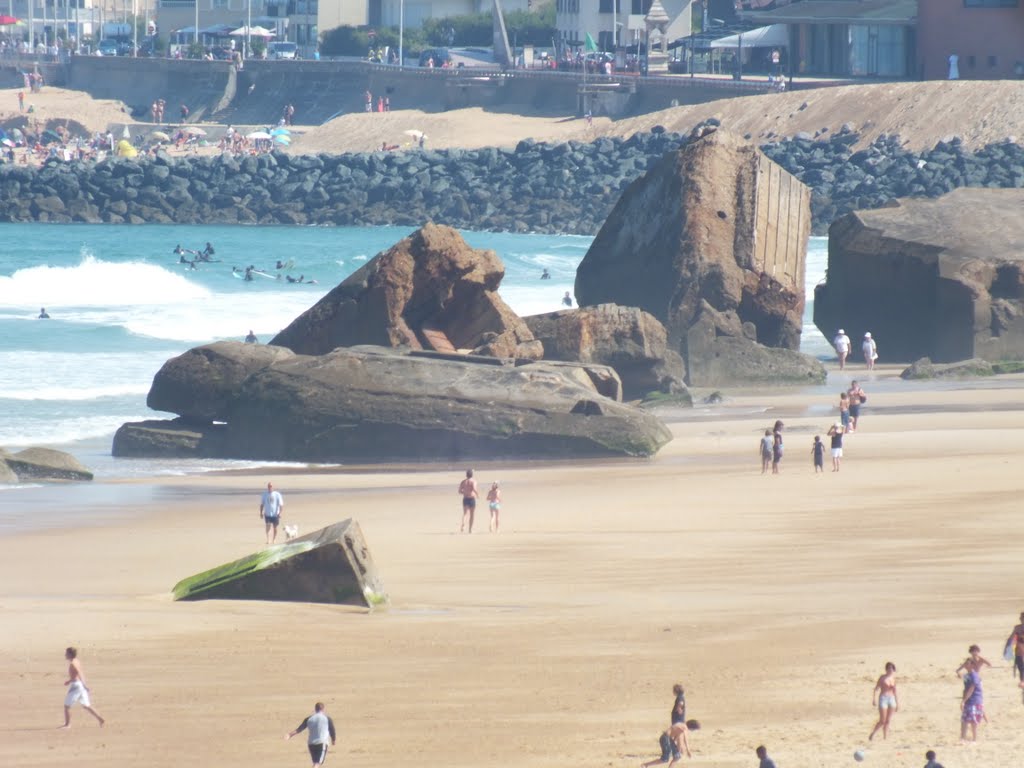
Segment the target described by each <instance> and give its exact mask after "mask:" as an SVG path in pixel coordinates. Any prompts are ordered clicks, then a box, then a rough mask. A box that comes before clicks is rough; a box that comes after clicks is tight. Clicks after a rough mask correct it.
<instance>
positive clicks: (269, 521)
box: [260, 483, 284, 544]
mask: <svg viewBox="0 0 1024 768" xmlns="http://www.w3.org/2000/svg"><path fill="white" fill-rule="evenodd" d="M283 509H284V499H283V498H282V496H281V493H280V491H275V490H274V484H273V483H267V490H265V491H264V492H263V497H262V498H261V499H260V519H261V520H262V521H263V523H264V526H265V527H266V530H267V544H274V543H276V542H277V526H279V525H280V524H281V510H283Z"/></svg>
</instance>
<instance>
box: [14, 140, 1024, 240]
mask: <svg viewBox="0 0 1024 768" xmlns="http://www.w3.org/2000/svg"><path fill="white" fill-rule="evenodd" d="M716 123H717V121H715V120H711V121H708V124H711V125H714V124H716ZM689 140H690V137H688V136H686V135H684V134H679V133H672V132H666V131H664V130H662V129H656V130H654V131H652V132H651V133H644V134H636V135H634V136H632V137H630V138H629V139H620V138H600V139H597V140H595V141H593V142H590V143H584V142H575V141H572V142H567V143H564V144H544V143H536V142H533V141H530V140H525V141H522V142H520V143H519V145H518V146H516V147H515V148H514V149H495V148H488V149H476V150H459V149H452V150H444V151H430V150H427V151H420V150H417V151H409V152H374V153H367V154H345V155H289V154H281V153H274V154H270V155H262V156H259V157H245V158H241V159H238V158H234V157H231V156H227V155H224V156H218V157H173V158H172V157H171V156H169V155H167V154H166V153H160V154H158V155H157V156H156V157H155V158H152V159H146V158H138V159H112V160H107V161H104V162H102V163H98V164H86V163H78V162H74V163H63V162H59V161H56V160H52V161H49V162H47V163H46V165H44V166H43V168H41V169H35V168H29V167H25V166H10V165H0V221H52V222H72V221H75V222H110V223H122V222H128V223H144V222H151V223H170V222H177V223H189V224H191V223H229V224H233V223H245V224H255V223H259V224H316V225H325V224H326V225H335V224H336V225H380V224H396V225H401V226H418V225H419V224H421V223H422V222H424V221H428V220H433V221H437V222H443V223H445V224H449V225H451V226H454V227H458V228H462V229H473V230H497V231H508V232H527V231H532V232H554V233H578V234H588V235H591V234H594V233H595V232H597V231H598V230H599V229H600V227H601V225H602V224H603V223H604V221H605V219H607V217H608V215H609V213H610V212H611V210H612V208H613V206H614V205H615V203H616V201H617V200H618V197H619V195H620V194H621V192H622V191H623V190H624V189H625V188H626V187H627V186H629V184H631V183H632V182H633V181H635V180H636V179H637V178H639V177H640V176H641V175H643V174H644V173H645V172H646V171H647V170H648V169H649V168H651V167H653V165H654V164H655V163H657V162H658V161H659V160H660V158H661V157H662V156H663V155H664V154H665V153H667V152H674V151H676V150H678V149H679V148H680V147H682V146H684V145H685V144H686V143H687V142H688V141H689ZM857 141H858V136H857V134H856V133H854V132H853V131H852V129H849V128H847V129H845V130H842V131H839V132H836V133H835V134H834V135H832V134H828V133H821V134H820V135H818V136H812V135H810V134H799V135H797V136H796V137H793V138H789V139H783V140H780V141H778V142H775V143H771V144H766V145H764V146H763V147H762V150H763V151H764V152H765V153H766V154H767V155H768V156H769V158H771V159H772V160H774V161H775V162H776V163H778V164H779V165H780V166H781V167H782V168H784V169H785V170H786V171H788V172H789V173H791V174H792V175H794V176H795V177H796V178H797V179H799V180H800V181H802V182H803V183H805V184H806V185H807V186H809V187H811V189H812V190H813V194H812V198H811V214H812V217H813V231H814V232H816V233H824V232H825V231H826V230H827V228H828V226H829V224H831V223H832V221H833V220H834V219H836V218H837V217H839V216H841V215H843V214H845V213H848V212H851V211H854V210H858V209H865V208H875V207H879V206H881V205H884V204H886V203H887V202H888V201H889V200H892V199H894V198H897V197H904V196H908V195H919V196H931V197H935V196H938V195H941V194H944V193H946V192H948V191H950V190H951V189H954V188H957V187H962V186H984V187H1024V149H1022V148H1021V147H1020V146H1019V145H1017V144H1015V143H1013V142H1005V143H1001V144H994V145H991V146H989V147H986V148H984V149H982V150H980V151H978V152H976V153H971V152H968V151H967V150H966V149H965V148H964V146H963V145H962V144H961V143H960V142H959V141H958V140H956V139H950V140H949V141H946V142H941V143H940V144H938V145H937V146H936V147H935V148H934V149H932V150H929V151H928V152H923V153H911V152H907V151H905V150H904V149H903V148H902V145H901V143H900V141H899V140H898V139H896V138H894V137H885V138H882V139H879V140H878V141H876V142H875V143H874V144H872V145H871V146H870V147H868V148H865V149H860V150H855V145H856V144H857Z"/></svg>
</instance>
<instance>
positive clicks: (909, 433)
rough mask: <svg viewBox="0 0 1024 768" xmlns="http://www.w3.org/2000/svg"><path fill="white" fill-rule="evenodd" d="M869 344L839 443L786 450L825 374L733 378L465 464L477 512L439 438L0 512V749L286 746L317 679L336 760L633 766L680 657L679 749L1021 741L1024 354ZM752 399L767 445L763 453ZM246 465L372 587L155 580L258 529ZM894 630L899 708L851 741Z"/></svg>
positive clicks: (236, 546)
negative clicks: (92, 506) (627, 439)
mask: <svg viewBox="0 0 1024 768" xmlns="http://www.w3.org/2000/svg"><path fill="white" fill-rule="evenodd" d="M893 371H894V369H885V370H883V371H879V372H877V373H876V374H875V375H874V377H873V378H872V377H867V376H863V374H862V371H854V373H855V374H859V378H861V380H862V382H863V383H864V387H865V389H866V390H867V391H868V393H869V395H870V396H869V404H868V407H867V408H866V409H865V412H864V415H863V420H862V428H861V430H860V431H859V432H858V434H856V435H854V436H852V437H850V438H848V442H847V446H846V457H845V459H844V462H843V466H842V470H841V472H839V473H838V474H835V473H830V472H828V471H826V472H825V473H824V474H823V475H819V476H815V475H814V474H813V472H812V467H811V456H810V447H811V441H812V439H813V435H815V434H821V435H824V433H825V431H826V430H827V428H828V425H829V424H830V423H831V422H832V421H833V420H834V419H835V415H834V413H833V412H832V411H831V407H832V405H833V400H834V398H833V397H831V396H830V395H828V394H827V393H825V392H822V391H820V390H816V391H813V392H810V391H793V390H777V391H767V392H765V393H757V394H754V393H731V394H729V395H728V396H727V399H726V401H725V402H724V403H723V404H721V405H716V406H700V407H698V408H697V409H695V410H694V412H693V413H684V414H682V415H681V416H680V417H679V418H678V419H676V420H674V421H673V423H672V428H673V432H674V433H675V435H676V439H675V440H674V441H673V442H672V443H670V444H669V445H668V446H667V447H666V448H665V449H663V450H662V452H661V453H660V454H659V455H658V456H657V457H655V458H654V459H651V460H636V461H629V460H622V461H602V462H594V463H587V462H579V463H563V462H559V463H556V464H552V465H551V466H546V465H545V463H543V462H534V463H525V464H524V463H517V464H513V465H501V464H498V463H494V462H488V463H486V464H481V465H480V466H479V467H478V473H477V476H478V479H479V481H480V484H481V485H482V486H484V487H486V486H487V485H488V484H489V483H490V481H492V480H494V479H498V480H500V481H501V483H502V487H503V494H504V509H503V512H502V532H501V533H500V534H496V535H495V534H489V533H488V532H487V520H486V508H485V505H481V509H480V512H479V514H478V519H477V522H476V530H475V531H474V533H473V535H472V536H468V535H459V534H458V533H457V531H458V526H459V518H460V509H459V500H458V495H457V493H456V488H457V485H458V482H459V479H460V477H461V475H462V470H463V469H464V467H463V466H461V465H459V466H451V467H438V466H433V467H427V468H423V469H422V470H418V471H413V470H399V471H392V472H380V471H366V472H359V471H351V470H349V471H346V472H344V473H337V474H332V473H325V472H322V471H318V472H314V473H310V474H302V473H298V474H296V473H294V472H291V471H289V472H287V473H282V474H281V475H280V476H278V475H268V474H267V473H264V472H254V473H252V474H250V475H247V474H239V473H231V474H225V475H219V476H203V477H184V478H171V479H168V478H160V479H159V480H153V481H146V480H133V481H131V482H130V483H129V484H128V485H126V487H132V488H134V487H135V486H138V485H140V484H141V485H142V486H147V485H149V484H152V485H153V486H154V492H153V494H152V501H151V502H150V503H148V504H146V506H145V508H144V509H142V510H140V513H141V514H140V515H139V516H138V517H137V518H135V519H126V518H123V517H119V516H117V517H114V518H113V519H110V520H106V521H100V522H98V523H97V521H95V520H88V521H85V520H83V521H82V524H76V523H75V522H68V524H67V525H66V526H65V527H64V528H62V529H57V530H39V531H29V532H20V533H14V534H9V535H4V536H2V537H0V546H2V547H3V552H4V556H3V557H2V558H0V609H2V611H3V617H4V620H3V621H4V623H3V626H4V631H3V632H0V679H2V680H3V681H4V682H3V685H0V708H2V711H3V712H4V713H5V718H4V725H3V731H4V736H3V738H2V739H0V765H11V766H54V767H57V766H61V767H63V766H69V765H74V766H77V767H80V768H93V767H95V768H100V766H102V767H103V768H106V767H107V766H112V765H123V764H129V763H134V762H140V763H143V764H146V765H151V766H157V767H161V766H168V767H170V766H183V765H189V764H192V765H218V766H228V767H229V768H230V767H232V766H248V767H251V766H268V767H269V766H279V765H296V766H298V765H305V764H307V763H306V761H307V760H308V757H307V754H306V752H305V747H304V744H303V743H302V739H296V740H293V741H291V742H285V741H284V740H283V736H284V734H285V733H286V732H287V731H289V730H291V729H292V728H294V727H295V726H296V725H297V724H298V723H299V722H300V720H301V719H302V718H303V717H304V716H305V715H307V714H309V712H310V711H311V710H312V705H313V703H314V702H315V701H316V700H318V699H319V700H323V701H324V702H326V703H327V706H328V711H329V713H330V714H331V715H332V716H333V717H334V719H335V722H336V724H337V726H338V729H339V737H340V738H339V745H338V748H337V750H336V751H335V753H334V754H332V755H331V756H329V757H328V765H335V766H338V765H348V766H384V765H394V764H398V763H404V762H412V763H415V764H421V765H427V766H455V767H461V766H466V767H467V768H468V767H469V766H503V767H508V766H512V767H514V768H520V767H522V768H533V767H535V766H564V765H580V766H620V765H621V766H636V765H637V764H638V763H639V762H640V761H641V760H647V759H651V758H653V757H654V756H655V755H656V747H657V745H656V739H657V736H658V734H659V732H660V731H661V729H663V728H664V727H665V726H666V725H667V720H668V712H669V708H670V705H671V701H672V695H671V687H672V684H673V683H674V682H676V681H681V682H683V683H684V685H685V687H686V694H687V701H688V705H689V713H688V714H689V716H690V717H695V718H697V719H699V720H700V721H701V722H702V723H703V726H704V727H703V729H702V730H701V731H699V732H697V733H695V734H693V735H692V739H691V747H692V749H693V751H694V758H693V760H692V761H690V762H692V763H693V764H694V765H705V766H716V767H718V768H739V767H741V766H753V765H756V757H755V756H754V748H755V747H756V746H757V745H758V744H761V743H764V744H766V745H767V746H768V748H769V753H770V754H771V755H772V756H773V757H774V758H775V759H776V761H777V762H778V764H779V765H780V766H790V767H791V768H797V767H800V768H803V767H805V766H806V767H811V766H823V767H824V766H835V765H837V764H842V763H843V762H846V761H851V760H852V753H853V751H854V750H855V749H858V748H862V749H867V750H868V763H870V764H875V765H884V766H891V767H893V768H903V767H904V766H906V767H908V768H909V767H910V766H915V768H916V767H917V766H920V765H923V763H924V759H923V757H924V752H925V750H926V749H928V748H934V749H936V750H937V751H938V753H939V759H940V761H941V762H943V763H944V764H945V765H947V766H951V767H953V766H979V768H980V767H981V766H986V767H987V766H994V767H996V768H999V767H1001V766H1007V767H1008V766H1011V765H1016V764H1017V762H1018V760H1019V756H1020V755H1021V754H1024V731H1022V729H1021V728H1020V723H1021V719H1022V718H1024V705H1022V703H1021V695H1020V691H1019V690H1018V689H1017V688H1016V687H1015V685H1014V682H1013V681H1012V679H1011V672H1010V670H1009V665H1008V664H1007V663H1005V662H1003V661H1002V659H1001V650H1002V641H1003V640H1004V639H1005V637H1006V635H1007V633H1008V632H1009V630H1010V628H1011V627H1012V626H1013V624H1014V623H1016V622H1015V619H1016V616H1017V615H1018V614H1019V613H1020V611H1021V610H1022V609H1024V602H1022V600H1024V599H1022V598H1021V596H1020V594H1019V590H1017V589H1016V588H1015V586H1014V585H1015V584H1016V583H1018V582H1019V573H1020V554H1019V541H1020V540H1021V537H1022V534H1024V520H1022V519H1021V515H1020V501H1019V494H1020V491H1019V486H1020V483H1019V477H1020V469H1019V466H1018V465H1019V462H1020V459H1021V457H1022V456H1024V405H1021V390H1022V389H1024V378H1021V377H1009V378H1005V379H1003V378H999V379H995V380H993V381H994V384H993V383H992V382H982V383H981V384H980V386H975V385H973V384H943V385H941V386H936V387H935V388H930V387H929V386H928V385H920V384H917V385H905V384H903V383H902V382H899V381H892V380H891V377H892V376H893ZM847 378H848V377H840V376H839V375H838V374H835V373H834V374H833V379H832V381H830V385H829V386H830V388H831V389H835V391H836V392H838V391H839V389H840V388H841V386H842V385H843V383H844V382H845V381H846V379H847ZM828 391H830V389H829V390H828ZM776 418H782V419H783V420H784V421H785V422H786V427H785V434H786V457H785V459H784V461H783V471H782V473H781V474H780V475H779V476H777V477H771V476H761V474H760V469H759V460H758V456H757V447H758V438H759V435H760V433H761V432H762V431H763V429H764V428H765V426H767V425H768V424H770V423H771V422H773V421H774V420H775V419H776ZM268 479H269V480H274V482H275V485H276V486H277V487H279V489H280V490H281V491H282V492H283V494H284V497H285V522H288V523H298V524H299V525H300V527H301V529H302V531H304V532H309V531H312V530H314V529H315V528H317V527H320V526H322V525H325V524H328V523H331V522H334V521H337V520H340V519H344V518H346V517H350V516H351V517H354V518H356V519H357V520H358V522H359V523H360V525H361V527H362V528H363V531H364V533H365V535H366V538H367V540H368V542H369V545H370V547H371V548H372V551H373V555H374V558H375V560H376V563H377V566H378V567H379V569H380V572H381V574H382V576H383V579H384V582H385V585H386V587H387V588H388V591H389V592H390V594H391V598H392V607H391V609H390V610H388V611H384V612H377V613H374V614H367V613H366V612H364V611H361V610H357V609H352V608H339V607H335V606H324V605H308V604H282V603H259V602H199V603H173V602H171V600H170V598H169V595H168V593H169V590H170V588H171V587H172V586H173V585H174V583H175V582H176V581H177V580H178V579H180V578H182V577H184V576H187V575H190V574H192V573H195V572H198V571H200V570H202V569H205V568H208V567H210V566H213V565H216V564H219V563H222V562H225V561H228V560H230V559H233V558H236V557H238V556H241V555H243V554H246V553H248V552H250V551H252V550H254V549H256V548H258V547H259V546H260V545H261V543H262V540H263V534H262V526H261V523H260V520H259V519H258V516H257V509H258V504H259V491H260V488H261V486H263V485H264V484H265V483H266V481H267V480H268ZM116 487H117V486H116V485H115V486H114V488H115V489H116ZM132 492H133V493H134V491H132ZM71 506H72V507H73V505H71ZM70 512H73V509H70V510H69V513H70ZM86 514H88V513H86ZM87 522H88V523H92V524H85V523H87ZM971 643H978V644H979V645H980V646H981V648H982V652H983V655H985V656H986V657H987V658H988V659H989V660H991V661H992V662H993V664H994V665H995V668H994V669H991V670H987V671H986V672H985V675H984V679H985V691H986V708H987V711H988V714H989V718H990V721H991V722H990V723H989V724H988V725H987V726H985V727H983V728H982V729H981V737H980V740H979V743H977V744H975V745H970V746H960V745H959V723H958V716H959V711H958V701H959V696H960V692H961V685H960V682H959V681H958V680H957V678H956V677H955V676H954V674H953V671H954V670H955V669H956V667H957V665H958V664H959V663H960V661H961V660H962V658H963V657H964V656H965V655H966V650H967V646H968V645H969V644H971ZM67 645H75V646H78V647H79V649H80V652H81V660H82V664H83V667H84V670H85V674H86V679H87V681H88V682H89V683H90V685H91V687H92V692H93V703H94V705H95V707H96V708H97V709H98V711H100V712H101V713H102V714H103V715H104V717H106V718H108V725H107V727H105V728H103V729H100V728H98V727H97V726H96V723H95V722H94V721H93V720H92V718H90V717H89V716H88V714H87V713H86V712H84V711H82V710H81V709H76V710H74V711H73V713H72V717H73V721H72V725H73V727H72V728H71V730H68V731H58V730H56V726H57V725H59V724H60V722H61V719H62V711H61V704H62V699H63V695H64V688H63V686H62V682H63V680H64V679H65V668H66V665H65V663H64V661H63V651H64V648H65V646H67ZM890 660H891V661H893V662H895V664H896V665H897V668H898V681H899V693H900V704H901V708H900V711H899V712H898V713H897V714H896V715H895V718H894V722H893V731H892V734H891V735H890V738H889V739H888V740H887V741H885V742H878V741H876V742H875V743H873V744H868V742H867V734H868V733H869V731H870V730H871V727H872V725H873V723H874V721H875V718H876V711H875V710H873V709H872V707H871V689H872V687H873V685H874V682H875V680H876V678H877V677H878V675H879V674H880V673H881V671H882V668H883V666H884V664H885V662H886V661H890Z"/></svg>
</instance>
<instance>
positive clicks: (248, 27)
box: [243, 0, 252, 59]
mask: <svg viewBox="0 0 1024 768" xmlns="http://www.w3.org/2000/svg"><path fill="white" fill-rule="evenodd" d="M250 35H252V0H249V1H248V2H247V3H246V4H245V56H244V57H243V58H246V59H248V58H249V56H250V54H251V53H252V39H251V37H250Z"/></svg>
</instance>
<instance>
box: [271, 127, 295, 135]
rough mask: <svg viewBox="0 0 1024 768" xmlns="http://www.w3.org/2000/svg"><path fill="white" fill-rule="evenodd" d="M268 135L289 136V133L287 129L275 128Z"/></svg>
mask: <svg viewBox="0 0 1024 768" xmlns="http://www.w3.org/2000/svg"><path fill="white" fill-rule="evenodd" d="M270 135H271V136H290V135H291V131H289V130H288V129H287V128H275V129H274V130H272V131H271V132H270Z"/></svg>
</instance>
